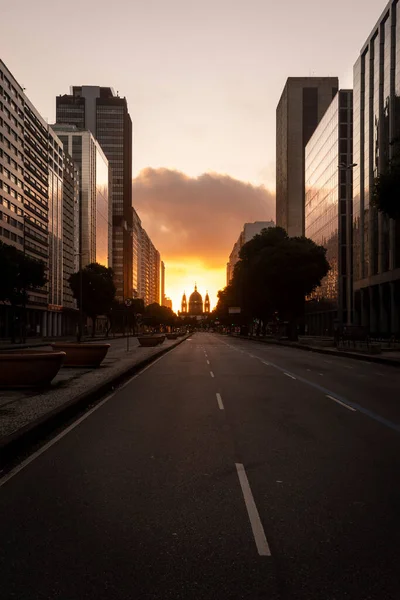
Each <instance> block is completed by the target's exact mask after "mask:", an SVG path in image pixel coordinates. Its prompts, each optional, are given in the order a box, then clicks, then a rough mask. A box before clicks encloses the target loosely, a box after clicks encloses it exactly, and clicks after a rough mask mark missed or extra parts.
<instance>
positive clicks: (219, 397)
mask: <svg viewBox="0 0 400 600" xmlns="http://www.w3.org/2000/svg"><path fill="white" fill-rule="evenodd" d="M217 402H218V406H219V408H220V410H224V405H223V403H222V398H221V394H218V393H217Z"/></svg>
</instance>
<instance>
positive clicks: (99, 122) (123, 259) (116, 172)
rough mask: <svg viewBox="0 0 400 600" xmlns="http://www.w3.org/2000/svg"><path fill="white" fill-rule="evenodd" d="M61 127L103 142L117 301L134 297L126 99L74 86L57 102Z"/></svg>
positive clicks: (129, 131)
mask: <svg viewBox="0 0 400 600" xmlns="http://www.w3.org/2000/svg"><path fill="white" fill-rule="evenodd" d="M56 120H57V123H60V124H71V125H76V126H77V127H79V128H81V129H82V128H83V129H88V130H89V131H91V132H92V134H93V135H94V136H95V138H96V139H97V140H98V142H99V143H100V145H101V147H102V149H103V151H104V153H105V155H106V157H107V159H108V161H109V164H110V166H111V170H112V184H111V196H112V209H113V210H112V215H113V223H112V225H113V243H112V245H113V251H112V257H113V262H112V267H113V269H114V272H115V284H116V287H117V298H118V299H120V300H123V299H124V298H131V297H132V295H133V287H134V286H133V282H132V276H133V267H132V261H133V247H132V246H133V233H132V218H133V214H132V121H131V118H130V116H129V112H128V104H127V101H126V99H125V98H120V97H119V96H116V95H115V93H114V91H113V90H112V88H109V87H98V86H74V87H73V88H72V90H71V94H69V95H64V96H58V97H57V99H56Z"/></svg>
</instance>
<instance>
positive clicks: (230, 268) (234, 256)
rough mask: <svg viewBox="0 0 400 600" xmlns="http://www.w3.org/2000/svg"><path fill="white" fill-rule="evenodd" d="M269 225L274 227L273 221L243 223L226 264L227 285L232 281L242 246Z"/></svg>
mask: <svg viewBox="0 0 400 600" xmlns="http://www.w3.org/2000/svg"><path fill="white" fill-rule="evenodd" d="M269 227H275V223H274V222H273V221H255V222H254V223H245V224H244V225H243V229H242V231H241V232H240V235H239V237H238V239H237V241H236V242H235V244H234V246H233V249H232V252H231V253H230V255H229V261H228V263H227V266H226V284H227V285H229V283H230V282H231V281H232V278H233V272H234V269H235V265H236V263H237V262H238V261H239V254H240V251H241V249H242V248H243V246H244V245H245V244H246V243H247V242H249V241H250V240H252V239H253V237H254V236H255V235H257V234H259V233H261V231H262V230H263V229H268V228H269Z"/></svg>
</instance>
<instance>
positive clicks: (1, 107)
mask: <svg viewBox="0 0 400 600" xmlns="http://www.w3.org/2000/svg"><path fill="white" fill-rule="evenodd" d="M0 110H1V111H2V112H3V113H4V114H5V115H7V117H8V119H9V120H10V121H11V122H12V124H13V125H14V126H15V127H16V128H17V129H19V130H20V131H24V126H23V124H22V123H21V122H20V121H18V119H17V118H16V117H15V116H14V115H13V114H12V113H11V111H10V110H9V109H8V108H7V106H6V105H5V104H3V102H0ZM16 112H17V114H18V115H19V117H20V118H21V119H23V116H24V115H23V112H22V111H20V110H18V109H16Z"/></svg>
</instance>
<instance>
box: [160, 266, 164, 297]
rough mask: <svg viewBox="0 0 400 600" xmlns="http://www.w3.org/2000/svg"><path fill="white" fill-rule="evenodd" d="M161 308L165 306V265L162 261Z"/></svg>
mask: <svg viewBox="0 0 400 600" xmlns="http://www.w3.org/2000/svg"><path fill="white" fill-rule="evenodd" d="M160 296H161V301H160V304H161V306H165V264H164V261H163V260H162V261H161V292H160Z"/></svg>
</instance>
